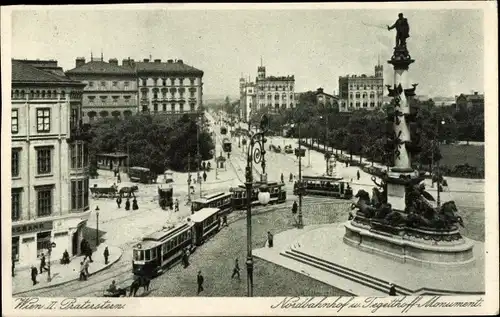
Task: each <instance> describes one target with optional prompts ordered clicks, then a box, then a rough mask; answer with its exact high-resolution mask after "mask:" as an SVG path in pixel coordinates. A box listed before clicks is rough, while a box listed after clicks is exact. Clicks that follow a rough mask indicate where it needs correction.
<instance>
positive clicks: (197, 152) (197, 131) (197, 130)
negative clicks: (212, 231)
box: [196, 115, 202, 198]
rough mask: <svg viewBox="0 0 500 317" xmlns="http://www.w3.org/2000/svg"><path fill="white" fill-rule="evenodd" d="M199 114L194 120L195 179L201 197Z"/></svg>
mask: <svg viewBox="0 0 500 317" xmlns="http://www.w3.org/2000/svg"><path fill="white" fill-rule="evenodd" d="M201 118H202V117H201V115H200V116H199V117H198V121H197V122H196V164H197V168H196V171H197V172H196V181H197V182H198V183H199V184H200V198H201V177H200V166H201V155H200V125H201Z"/></svg>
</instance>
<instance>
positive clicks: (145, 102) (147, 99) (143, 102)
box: [141, 98, 149, 105]
mask: <svg viewBox="0 0 500 317" xmlns="http://www.w3.org/2000/svg"><path fill="white" fill-rule="evenodd" d="M144 104H149V98H141V105H144Z"/></svg>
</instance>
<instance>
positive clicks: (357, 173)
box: [356, 171, 361, 181]
mask: <svg viewBox="0 0 500 317" xmlns="http://www.w3.org/2000/svg"><path fill="white" fill-rule="evenodd" d="M356 176H357V177H358V181H359V178H360V177H361V175H360V174H359V171H357V172H356Z"/></svg>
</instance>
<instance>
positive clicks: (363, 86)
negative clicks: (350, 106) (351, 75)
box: [350, 84, 382, 90]
mask: <svg viewBox="0 0 500 317" xmlns="http://www.w3.org/2000/svg"><path fill="white" fill-rule="evenodd" d="M350 88H351V89H356V90H360V89H363V90H370V89H371V90H374V89H382V85H353V84H351V85H350Z"/></svg>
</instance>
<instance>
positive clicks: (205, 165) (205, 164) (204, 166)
mask: <svg viewBox="0 0 500 317" xmlns="http://www.w3.org/2000/svg"><path fill="white" fill-rule="evenodd" d="M202 167H203V170H205V169H206V168H207V163H206V162H203V163H202Z"/></svg>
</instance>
